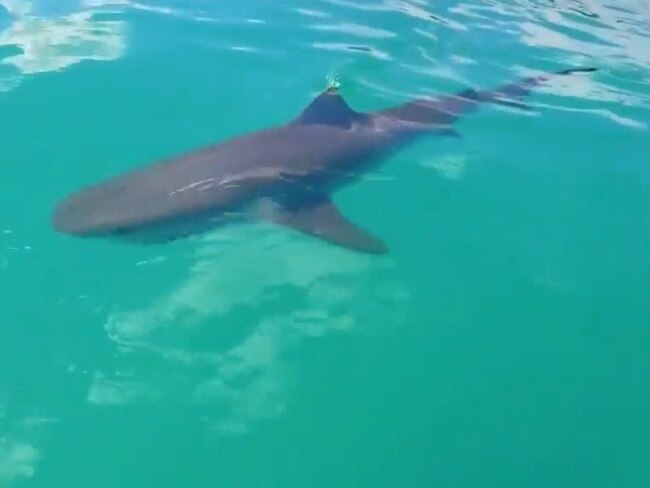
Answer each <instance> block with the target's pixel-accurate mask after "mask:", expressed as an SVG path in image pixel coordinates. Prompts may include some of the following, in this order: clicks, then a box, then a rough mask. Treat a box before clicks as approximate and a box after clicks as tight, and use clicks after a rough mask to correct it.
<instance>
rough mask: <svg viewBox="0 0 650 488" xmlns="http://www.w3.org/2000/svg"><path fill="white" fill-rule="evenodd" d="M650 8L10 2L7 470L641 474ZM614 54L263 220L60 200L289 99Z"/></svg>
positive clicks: (649, 255) (271, 113)
mask: <svg viewBox="0 0 650 488" xmlns="http://www.w3.org/2000/svg"><path fill="white" fill-rule="evenodd" d="M649 36H650V9H648V7H647V5H644V2H640V1H633V0H616V1H614V0H583V1H577V0H576V1H566V2H544V1H541V0H539V1H533V0H506V1H504V2H495V1H491V0H464V1H460V2H451V1H446V0H445V1H436V2H433V1H425V0H409V1H406V0H401V1H400V0H383V1H380V0H368V1H363V0H311V1H306V0H303V1H298V0H287V1H283V2H271V1H262V0H257V1H247V2H243V1H235V0H222V1H219V2H216V1H215V2H210V1H206V0H193V1H183V2H181V1H180V0H176V1H166V2H163V1H160V2H150V1H148V0H142V1H141V2H140V3H135V2H131V1H129V0H121V1H119V0H116V1H110V0H90V1H83V2H82V1H79V0H66V1H60V0H57V1H56V2H48V1H32V2H30V1H28V0H24V1H23V0H11V1H9V0H0V140H1V141H2V144H1V145H0V487H5V486H9V487H14V486H25V487H48V488H50V487H58V486H66V487H88V486H92V487H97V488H103V487H129V488H146V487H153V486H156V487H208V486H210V487H213V486H219V487H260V488H261V487H264V488H266V487H334V486H341V487H395V486H404V487H445V488H461V487H463V488H464V487H495V488H496V487H499V488H501V487H524V486H525V487H540V488H547V487H583V486H584V487H587V486H588V487H594V488H595V487H599V488H600V487H612V488H614V487H615V488H627V487H629V488H642V487H648V486H650V380H649V377H650V354H649V353H648V351H649V347H650V191H649V190H650V166H649V164H650V160H649V159H648V154H649V152H650V151H649V150H650V142H649V141H650V137H649V135H650V134H649V129H648V124H650V111H649V108H650V37H649ZM566 66H596V67H598V68H599V69H600V70H599V71H598V72H596V73H592V74H586V75H583V74H580V75H575V76H571V77H565V78H562V79H556V80H554V81H553V82H551V83H549V84H548V85H546V86H545V87H544V88H543V89H541V90H539V91H538V92H537V93H536V94H535V95H534V96H533V97H532V98H531V99H530V103H531V105H532V106H533V107H534V108H535V110H534V111H533V112H531V113H525V112H522V111H515V110H504V109H499V108H497V107H485V108H483V109H482V110H481V111H480V112H478V113H475V114H472V115H471V116H468V117H467V118H464V119H463V120H461V121H460V122H459V124H458V125H457V126H456V128H457V129H458V131H459V132H460V133H461V134H462V137H461V138H459V139H453V138H435V137H431V138H428V139H426V140H423V141H421V142H419V143H418V144H416V145H414V146H412V147H410V148H408V149H406V150H405V151H403V152H401V153H400V154H398V155H397V156H395V157H392V158H391V159H390V160H388V161H387V162H386V164H385V165H384V166H383V167H382V168H381V169H380V170H377V171H376V172H374V173H372V174H369V175H367V178H366V179H365V180H364V181H363V182H361V183H360V184H357V185H353V186H350V187H349V188H346V189H345V190H343V191H341V192H340V193H338V194H337V195H336V196H335V200H336V202H337V203H338V205H339V206H340V207H341V208H342V209H343V210H344V212H345V213H346V215H348V216H349V217H350V218H351V219H353V220H355V221H356V222H358V223H359V224H360V225H362V226H363V227H364V228H367V229H369V230H371V231H372V232H373V233H375V234H376V235H378V236H380V237H381V238H382V239H383V240H384V241H385V242H386V243H387V245H388V246H389V247H390V254H388V255H387V256H384V257H376V256H364V255H361V254H357V253H353V252H349V251H346V250H344V249H340V248H336V247H333V246H328V245H327V244H324V243H321V242H319V241H316V240H314V239H310V238H308V237H304V236H302V235H298V234H296V233H293V232H290V231H288V230H285V229H279V228H276V227H273V226H272V225H270V224H263V223H260V224H255V225H247V226H240V227H232V228H224V229H221V230H218V231H215V232H213V233H210V234H208V235H205V236H202V237H198V238H194V239H189V240H186V241H181V242H175V243H172V244H168V245H164V246H132V245H123V244H116V243H114V242H108V241H102V240H82V239H75V238H72V237H67V236H63V235H59V234H55V233H54V232H53V231H52V230H51V228H50V224H49V214H50V211H51V208H52V206H53V205H54V203H55V202H56V201H57V200H58V199H59V198H61V197H63V196H64V195H66V194H67V193H68V192H70V191H73V190H75V189H77V188H78V187H80V186H83V185H85V184H88V183H91V182H95V181H97V180H99V179H102V178H105V177H108V176H111V175H114V174H117V173H119V172H121V171H124V170H127V169H131V168H135V167H139V166H142V165H144V164H146V163H148V162H150V161H152V160H155V159H157V158H161V157H165V156H168V155H170V154H176V153H179V152H182V151H185V150H190V149H193V148H195V147H198V146H201V145H204V144H208V143H212V142H215V141H219V140H222V139H224V138H227V137H229V136H233V135H236V134H240V133H244V132H248V131H252V130H255V129H259V128H262V127H266V126H270V125H274V124H279V123H282V122H285V121H287V120H289V119H290V118H292V117H294V116H295V115H296V114H297V113H298V112H299V111H300V110H301V109H302V108H303V107H304V106H305V105H306V104H307V103H308V102H309V101H310V100H311V99H312V98H313V96H314V95H316V94H317V93H318V92H319V91H321V90H322V89H323V88H324V87H326V86H327V85H328V84H330V83H334V82H337V83H340V85H341V91H342V94H343V95H344V96H345V98H346V99H347V100H348V102H349V103H350V104H351V105H352V106H353V107H355V108H357V109H360V110H372V109H378V108H383V107H386V106H390V105H393V104H397V103H400V102H402V101H404V100H406V99H408V98H410V97H412V96H416V95H419V96H421V95H435V94H436V93H453V92H455V91H458V90H461V89H463V88H466V87H467V86H474V87H488V86H490V87H491V86H494V85H498V84H501V83H504V82H506V81H511V80H513V79H515V78H516V77H518V76H522V75H524V74H528V73H532V72H538V71H542V70H555V69H561V68H564V67H566Z"/></svg>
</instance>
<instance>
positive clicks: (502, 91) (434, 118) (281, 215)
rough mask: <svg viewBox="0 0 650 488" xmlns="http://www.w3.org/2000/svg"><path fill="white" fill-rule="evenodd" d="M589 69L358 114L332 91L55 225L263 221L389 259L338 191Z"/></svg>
mask: <svg viewBox="0 0 650 488" xmlns="http://www.w3.org/2000/svg"><path fill="white" fill-rule="evenodd" d="M592 71H595V68H570V69H564V70H561V71H555V72H550V73H546V74H542V75H537V76H531V77H527V78H523V79H520V80H519V81H517V82H514V83H509V84H505V85H503V86H501V87H498V88H496V89H494V90H475V89H465V90H463V91H460V92H458V93H456V94H453V95H443V96H440V97H438V98H435V99H429V98H419V99H414V100H411V101H409V102H406V103H404V104H401V105H398V106H395V107H393V108H388V109H383V110H378V111H374V112H366V113H361V112H357V111H355V110H353V109H352V108H351V107H350V106H349V105H348V104H347V103H346V101H345V100H344V99H343V97H342V96H341V94H340V92H339V90H338V89H337V88H335V87H330V88H328V89H326V90H325V91H323V92H321V93H320V94H319V95H318V96H317V97H316V98H315V99H314V100H313V101H312V102H311V103H310V104H309V105H308V106H307V107H306V108H305V109H304V110H303V111H302V112H301V113H300V114H299V115H298V117H297V118H295V119H294V120H291V121H290V122H288V123H286V124H284V125H281V126H277V127H271V128H268V129H264V130H261V131H258V132H252V133H249V134H244V135H241V136H238V137H235V138H233V139H230V140H227V141H225V142H221V143H218V144H215V145H212V146H208V147H205V148H201V149H198V150H195V151H192V152H189V153H186V154H182V155H179V156H176V157H171V158H169V159H166V160H163V161H160V162H158V163H154V164H152V165H150V166H147V167H144V168H142V169H137V170H134V171H130V172H128V173H125V174H122V175H119V176H116V177H113V178H111V179H108V180H106V181H103V182H100V183H98V184H94V185H91V186H88V187H86V188H82V189H81V190H79V191H76V192H74V193H72V194H71V195H69V196H68V197H67V198H65V199H63V200H62V201H61V202H60V203H58V204H57V205H56V207H55V209H54V212H53V214H52V224H53V227H54V229H55V230H56V231H59V232H62V233H65V234H71V235H75V236H83V237H119V238H122V239H128V240H131V241H136V242H143V243H160V242H168V241H170V240H174V239H179V238H183V237H188V236H190V235H194V234H197V233H201V232H205V231H208V230H211V229H213V228H215V227H218V226H220V225H223V224H226V223H230V222H234V221H241V220H242V219H249V220H250V219H258V220H260V219H261V220H266V221H270V222H274V223H276V224H278V225H281V226H285V227H288V228H291V229H294V230H296V231H300V232H302V233H305V234H308V235H310V236H313V237H316V238H319V239H322V240H324V241H327V242H329V243H332V244H336V245H339V246H343V247H345V248H348V249H352V250H355V251H360V252H364V253H372V254H383V253H386V252H387V251H388V247H387V246H386V244H384V243H383V242H382V241H381V240H380V239H379V238H378V237H376V236H374V235H372V234H371V233H369V232H367V231H365V230H363V229H362V228H360V227H359V226H357V225H356V224H355V223H353V222H351V221H350V220H349V219H347V218H346V217H345V216H344V214H343V213H342V212H341V211H340V210H339V208H337V206H336V204H335V203H334V202H333V201H332V194H333V193H334V192H335V191H336V190H338V189H340V188H342V187H344V186H345V185H348V184H350V183H353V182H356V181H359V180H360V179H361V176H362V175H363V173H364V172H367V171H368V170H371V169H373V168H374V167H376V165H378V164H379V163H380V162H382V161H384V160H386V159H387V158H388V157H389V156H390V155H392V154H394V153H395V151H398V150H399V149H400V148H402V147H404V146H405V145H407V144H409V143H411V142H413V141H415V140H416V139H418V138H420V137H422V136H425V135H427V134H436V135H442V136H451V137H458V133H457V132H456V131H455V129H454V128H453V124H454V122H456V121H457V120H458V118H459V117H460V116H462V115H465V114H468V113H470V112H473V111H475V110H476V109H477V108H478V107H479V105H481V104H485V103H489V104H500V105H505V106H509V107H514V108H518V109H527V108H528V107H527V106H526V105H525V104H524V103H523V102H522V100H523V99H524V98H525V97H526V96H528V95H530V93H531V90H532V89H533V88H535V87H538V86H539V85H541V84H543V83H544V82H546V81H547V80H548V79H549V77H550V76H552V75H569V74H572V73H577V72H592Z"/></svg>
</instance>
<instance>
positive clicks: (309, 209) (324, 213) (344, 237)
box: [272, 195, 388, 254]
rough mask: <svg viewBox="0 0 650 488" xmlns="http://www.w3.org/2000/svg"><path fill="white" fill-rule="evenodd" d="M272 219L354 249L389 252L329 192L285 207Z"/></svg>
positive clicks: (376, 252) (375, 252) (380, 252)
mask: <svg viewBox="0 0 650 488" xmlns="http://www.w3.org/2000/svg"><path fill="white" fill-rule="evenodd" d="M272 220H273V221H274V222H275V223H276V224H281V225H284V226H287V227H290V228H292V229H295V230H298V231H300V232H304V233H305V234H309V235H311V236H314V237H319V238H321V239H323V240H325V241H328V242H330V243H332V244H337V245H339V246H343V247H347V248H349V249H353V250H355V251H361V252H365V253H370V254H385V253H387V252H388V248H387V247H386V245H385V244H384V243H383V242H381V241H380V240H379V239H377V238H376V237H374V236H372V235H370V234H369V233H367V232H366V231H364V230H362V229H360V228H359V227H357V226H356V225H355V224H353V223H352V222H350V221H349V220H347V219H346V218H345V217H344V216H343V215H342V214H341V212H340V211H339V209H338V208H336V206H335V205H334V203H332V201H331V200H330V198H329V196H327V195H324V196H322V197H319V198H316V199H313V200H310V201H309V202H308V203H306V204H302V205H300V206H292V207H291V208H286V207H283V208H282V210H281V211H278V212H276V213H275V214H274V216H273V219H272Z"/></svg>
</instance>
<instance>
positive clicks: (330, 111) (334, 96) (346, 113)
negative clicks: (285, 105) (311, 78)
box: [295, 87, 363, 129]
mask: <svg viewBox="0 0 650 488" xmlns="http://www.w3.org/2000/svg"><path fill="white" fill-rule="evenodd" d="M361 118H363V115H362V114H360V113H358V112H355V111H354V110H352V109H351V108H350V106H349V105H348V104H347V102H346V101H345V100H344V99H343V97H342V96H341V94H340V93H339V91H338V89H337V88H336V87H330V88H328V89H327V90H325V91H324V92H323V93H321V94H320V95H318V96H317V97H316V98H314V100H313V101H312V102H311V103H310V104H309V105H308V106H307V108H305V110H303V111H302V113H301V114H300V115H299V116H298V118H296V120H295V123H297V124H319V125H331V126H337V127H342V128H346V129H348V128H350V127H351V126H352V124H353V122H354V121H356V120H360V119H361Z"/></svg>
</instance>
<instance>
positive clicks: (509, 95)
mask: <svg viewBox="0 0 650 488" xmlns="http://www.w3.org/2000/svg"><path fill="white" fill-rule="evenodd" d="M594 71H597V68H567V69H563V70H560V71H554V72H551V73H545V74H541V75H537V76H530V77H528V78H523V79H521V80H519V81H517V82H514V83H509V84H507V85H503V86H501V87H499V88H497V89H496V90H491V91H483V92H478V99H477V101H479V102H488V103H496V104H499V105H505V106H509V107H515V108H520V109H524V110H527V109H528V106H527V105H525V104H523V103H522V100H523V99H524V98H525V97H527V96H529V95H530V93H531V91H532V90H533V89H534V88H536V87H538V86H540V85H542V84H543V83H544V82H546V81H548V80H549V79H550V78H551V77H553V76H558V75H559V76H563V75H570V74H573V73H591V72H594Z"/></svg>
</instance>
